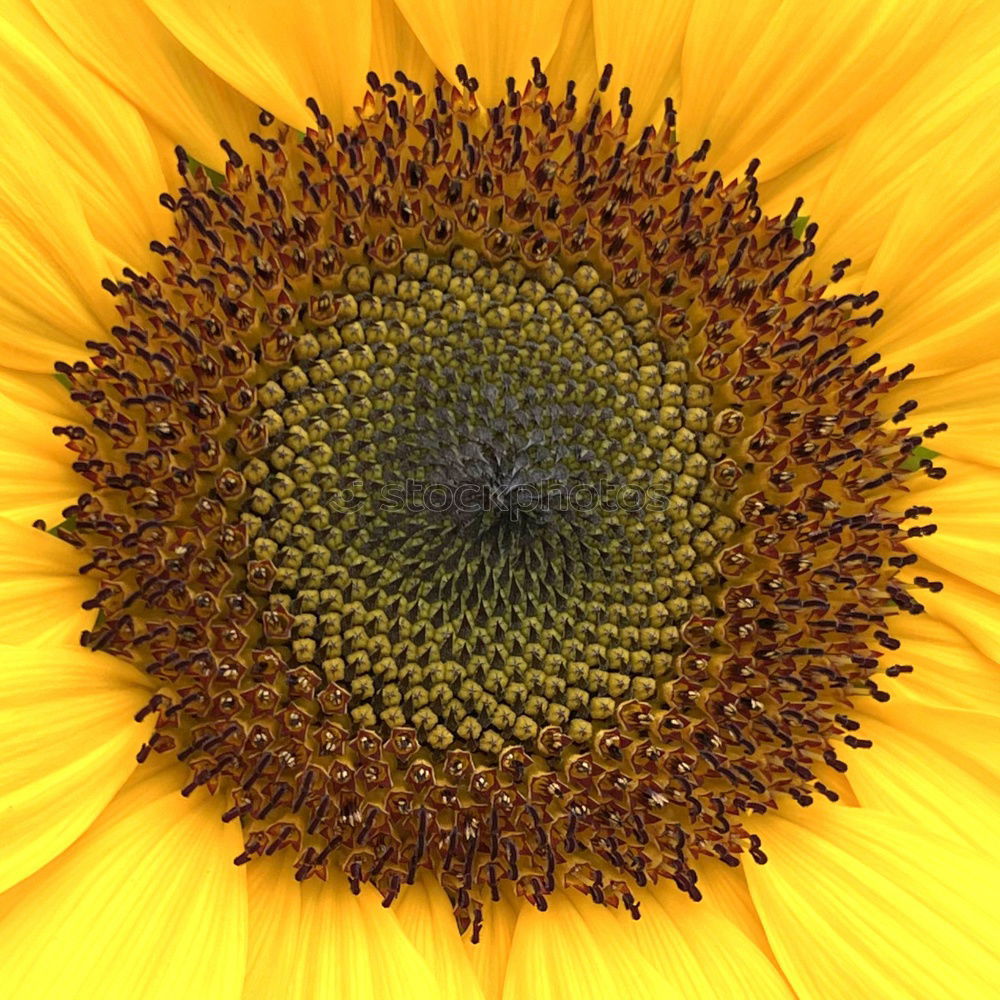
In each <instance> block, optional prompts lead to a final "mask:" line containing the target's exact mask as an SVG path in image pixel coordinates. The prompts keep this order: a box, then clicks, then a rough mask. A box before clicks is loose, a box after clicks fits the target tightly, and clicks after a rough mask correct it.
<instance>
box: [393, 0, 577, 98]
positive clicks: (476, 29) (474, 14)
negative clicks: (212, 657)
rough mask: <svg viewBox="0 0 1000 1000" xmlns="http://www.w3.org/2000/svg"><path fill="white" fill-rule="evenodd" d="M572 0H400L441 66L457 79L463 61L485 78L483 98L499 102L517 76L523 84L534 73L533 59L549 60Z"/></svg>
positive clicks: (520, 86) (481, 88)
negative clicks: (471, 1) (466, 0)
mask: <svg viewBox="0 0 1000 1000" xmlns="http://www.w3.org/2000/svg"><path fill="white" fill-rule="evenodd" d="M569 3H570V0H550V2H548V3H541V4H540V3H536V2H533V0H478V2H477V3H476V5H475V10H474V11H472V10H470V8H469V5H468V4H467V3H463V2H462V0H397V4H398V6H399V9H400V10H401V11H402V12H403V16H404V17H405V18H406V20H407V21H408V22H409V24H410V27H411V28H412V29H413V31H414V33H415V34H416V36H417V37H418V38H419V39H420V41H421V42H422V43H423V46H424V48H425V49H426V50H427V53H428V55H430V57H431V59H433V60H434V63H435V64H436V65H437V67H438V68H439V69H440V70H441V72H442V73H443V74H444V75H445V76H446V77H447V78H448V79H450V80H455V67H456V66H457V65H458V64H459V63H463V64H464V65H465V67H466V69H468V71H469V75H470V76H474V77H476V79H477V80H478V81H479V91H478V92H477V96H478V97H479V99H480V102H481V103H482V102H485V103H486V104H493V103H495V102H496V101H498V100H499V99H500V98H501V97H502V96H503V95H504V93H506V84H505V81H506V79H507V77H509V76H512V77H514V79H515V80H516V81H517V89H518V90H522V89H523V84H524V81H525V80H527V79H528V78H529V77H530V76H531V59H532V57H533V56H537V57H538V58H539V59H540V60H541V61H542V65H543V66H544V65H547V64H548V62H549V60H550V59H551V58H552V56H553V54H554V53H555V51H556V45H557V44H558V41H559V36H560V34H561V32H562V28H563V24H564V22H565V20H566V12H567V10H568V9H569Z"/></svg>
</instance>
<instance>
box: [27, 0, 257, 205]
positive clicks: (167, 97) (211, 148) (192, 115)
mask: <svg viewBox="0 0 1000 1000" xmlns="http://www.w3.org/2000/svg"><path fill="white" fill-rule="evenodd" d="M33 2H34V4H35V6H36V7H37V8H38V10H39V12H40V13H41V15H42V16H43V17H44V18H45V20H46V21H47V22H48V24H49V26H50V27H51V29H52V30H53V31H54V32H55V33H56V34H57V35H58V36H59V37H60V38H61V39H62V40H63V41H64V42H65V43H66V46H67V48H68V49H69V50H70V51H71V52H72V53H73V55H74V56H75V57H76V58H78V59H80V60H81V61H82V62H83V63H84V64H85V65H86V66H88V67H89V68H90V69H91V70H93V71H94V72H95V73H97V74H98V75H99V76H102V77H103V78H104V79H105V80H107V81H108V83H110V84H111V85H112V86H113V87H115V88H116V89H117V90H118V91H120V92H121V93H122V94H124V95H125V97H127V98H128V99H129V101H131V102H132V103H133V104H134V105H135V106H136V107H137V108H138V109H139V110H140V111H141V112H142V114H143V115H144V116H145V118H147V119H148V120H149V121H150V122H152V123H155V125H156V126H157V128H158V129H159V130H160V131H161V133H162V135H163V141H164V143H165V144H166V145H167V146H168V148H172V147H173V146H175V145H177V144H178V143H180V144H182V145H183V146H184V147H185V149H187V150H188V151H189V152H190V153H191V154H192V155H194V156H195V157H196V158H197V159H198V160H200V161H201V162H202V163H207V164H209V166H212V167H215V168H217V169H218V168H220V167H221V166H222V165H223V163H224V162H225V159H226V156H225V153H223V151H222V150H221V148H220V147H219V139H220V138H228V139H231V140H232V141H233V144H234V145H235V146H237V148H239V147H240V145H241V142H242V141H243V140H244V139H245V137H246V135H247V134H248V133H249V132H250V131H251V129H252V128H253V126H254V124H255V121H256V117H257V108H256V106H255V105H254V104H253V102H252V101H249V100H247V98H246V97H244V96H243V95H242V94H240V93H239V92H238V91H236V90H234V89H233V88H232V87H231V86H230V85H229V84H228V83H226V82H225V81H224V80H222V79H220V77H218V76H217V75H216V74H215V73H213V72H212V71H211V70H210V69H208V67H207V66H205V65H204V64H203V63H201V62H200V61H199V60H198V59H197V58H196V57H195V56H194V55H193V54H192V53H191V52H190V51H188V49H187V48H185V47H184V45H182V44H181V43H180V42H179V41H178V40H177V39H176V38H175V37H174V36H173V35H172V34H171V33H170V32H169V31H167V29H166V28H165V27H164V26H163V25H162V24H161V23H160V21H159V20H158V19H157V18H156V17H155V15H154V14H153V13H152V11H150V10H149V9H148V8H147V7H146V5H145V4H144V3H143V2H142V0H104V2H102V4H101V16H100V17H99V18H96V17H94V16H93V12H92V11H91V10H90V8H88V7H87V6H86V5H84V4H81V3H79V2H76V0H33ZM167 177H168V179H169V180H171V181H172V180H173V174H172V173H171V174H168V175H167ZM150 207H152V206H150Z"/></svg>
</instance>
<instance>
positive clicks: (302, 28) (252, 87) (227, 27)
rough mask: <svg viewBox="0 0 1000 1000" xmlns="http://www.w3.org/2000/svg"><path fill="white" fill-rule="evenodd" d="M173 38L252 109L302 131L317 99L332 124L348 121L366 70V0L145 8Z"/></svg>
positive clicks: (194, 1)
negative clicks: (262, 110) (310, 101)
mask: <svg viewBox="0 0 1000 1000" xmlns="http://www.w3.org/2000/svg"><path fill="white" fill-rule="evenodd" d="M149 6H150V8H151V9H152V10H153V12H154V13H155V14H156V16H157V17H158V18H159V19H160V21H162V22H163V24H164V25H165V26H166V27H167V28H168V29H169V30H170V32H171V33H172V34H173V35H174V37H175V38H176V39H177V40H178V41H179V42H180V43H181V44H182V45H184V46H185V47H186V48H187V49H188V50H190V51H191V52H192V53H193V54H194V55H195V56H197V57H198V59H200V60H201V61H202V62H203V63H204V64H205V65H206V66H208V67H209V68H210V69H211V70H213V71H214V72H215V73H217V74H218V75H219V76H220V77H221V78H222V79H223V80H225V81H227V82H228V83H229V84H231V85H232V86H233V87H235V88H236V90H238V91H239V92H240V93H241V94H243V95H244V96H245V97H247V98H249V99H250V100H251V101H253V102H254V103H255V104H259V105H260V106H261V107H264V108H266V109H267V110H268V111H270V112H272V113H274V114H276V115H277V116H278V117H279V118H281V119H283V120H284V121H286V122H288V123H289V124H291V125H294V126H295V127H296V128H305V127H306V126H307V125H310V124H314V123H315V122H314V119H313V118H312V116H311V115H310V113H309V112H308V111H307V110H306V107H305V101H306V98H308V97H314V98H316V100H318V101H319V103H320V106H321V107H322V109H323V111H324V113H325V114H327V115H328V116H329V117H330V118H331V119H333V121H335V122H340V121H344V120H345V118H346V117H348V116H350V115H351V114H352V112H353V108H354V107H355V105H356V104H358V100H359V98H360V96H361V95H362V94H363V93H364V90H365V75H366V74H367V73H368V71H369V70H370V69H371V65H370V62H371V40H372V22H371V3H370V0H322V2H321V0H311V2H304V3H300V4H295V5H293V6H291V7H290V6H289V5H288V4H287V3H283V2H281V0H246V2H243V3H241V4H240V5H239V7H238V8H236V7H233V6H232V5H231V4H228V3H224V2H223V0H210V2H208V3H203V2H198V0H150V2H149Z"/></svg>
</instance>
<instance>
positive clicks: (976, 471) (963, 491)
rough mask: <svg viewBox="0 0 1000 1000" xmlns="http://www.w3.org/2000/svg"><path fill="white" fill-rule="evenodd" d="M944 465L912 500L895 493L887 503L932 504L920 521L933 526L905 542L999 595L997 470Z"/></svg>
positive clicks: (953, 463)
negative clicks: (944, 472) (938, 478)
mask: <svg viewBox="0 0 1000 1000" xmlns="http://www.w3.org/2000/svg"><path fill="white" fill-rule="evenodd" d="M921 426H923V425H921ZM934 443H936V440H935V442H934ZM944 464H945V465H946V467H947V469H948V475H947V477H946V478H945V479H943V480H941V481H940V482H934V481H933V480H929V482H931V483H932V484H933V486H932V488H929V489H925V490H921V491H920V494H919V497H917V498H913V499H908V498H906V497H901V498H897V499H896V500H895V501H894V502H893V505H892V506H893V508H894V509H896V510H897V511H899V512H902V511H903V510H905V509H906V507H908V506H909V505H910V504H911V503H913V502H918V503H920V504H926V505H927V506H929V507H931V508H933V513H932V514H929V515H927V516H926V517H924V518H922V521H927V522H933V523H934V524H936V525H937V526H938V530H937V531H936V532H935V533H934V534H933V535H929V536H927V537H923V538H912V539H910V540H909V542H908V546H909V547H910V548H911V549H912V550H913V551H914V552H916V553H917V554H918V555H920V556H923V557H924V558H926V559H929V560H931V562H933V563H934V564H935V565H937V566H943V567H944V568H945V569H948V570H950V571H951V572H952V573H956V574H958V575H959V576H961V577H963V578H964V579H966V580H968V581H970V582H971V583H974V584H976V585H977V586H979V587H983V588H985V589H986V590H990V591H992V592H993V593H994V594H1000V520H998V517H997V498H998V497H1000V469H995V468H992V469H991V468H987V467H984V466H981V465H976V464H973V463H971V462H963V461H962V460H961V459H957V458H949V459H948V460H947V461H946V462H945V463H944ZM934 601H935V598H934V597H933V596H928V597H927V598H926V603H928V604H931V605H933V603H934Z"/></svg>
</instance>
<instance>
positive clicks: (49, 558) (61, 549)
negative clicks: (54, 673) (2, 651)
mask: <svg viewBox="0 0 1000 1000" xmlns="http://www.w3.org/2000/svg"><path fill="white" fill-rule="evenodd" d="M79 566H80V554H79V553H78V552H77V551H76V549H74V548H73V547H72V546H70V545H68V544H67V543H66V542H63V541H60V540H59V539H58V538H56V537H55V536H54V535H49V534H47V533H46V532H44V531H39V530H38V529H37V528H29V527H25V526H24V525H22V524H18V523H16V522H15V521H10V520H8V519H7V518H5V517H0V608H2V609H3V614H2V615H0V643H10V644H11V645H23V646H51V645H66V646H68V645H72V644H73V643H74V642H77V641H79V638H80V632H81V631H82V630H83V629H85V628H89V627H90V626H91V625H92V624H93V621H94V615H95V613H96V612H94V611H87V610H85V609H84V608H82V607H81V604H82V603H83V602H84V601H85V600H87V599H88V598H90V597H93V596H94V585H93V583H92V582H90V581H89V580H87V579H86V578H85V577H83V576H81V574H80V572H79Z"/></svg>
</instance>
